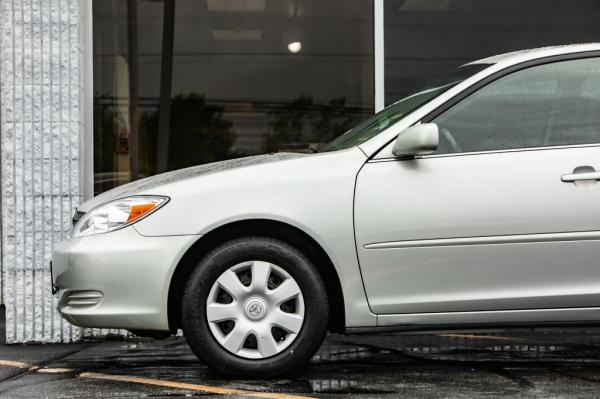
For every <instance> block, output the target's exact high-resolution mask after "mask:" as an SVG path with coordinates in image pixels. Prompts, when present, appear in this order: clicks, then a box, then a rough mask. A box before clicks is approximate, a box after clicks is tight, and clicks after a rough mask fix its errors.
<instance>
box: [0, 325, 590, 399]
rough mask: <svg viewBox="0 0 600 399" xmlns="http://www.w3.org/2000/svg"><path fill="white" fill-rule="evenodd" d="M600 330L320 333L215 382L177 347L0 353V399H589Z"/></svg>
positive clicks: (127, 345)
mask: <svg viewBox="0 0 600 399" xmlns="http://www.w3.org/2000/svg"><path fill="white" fill-rule="evenodd" d="M599 345H600V329H591V328H588V329H545V330H512V331H490V330H488V331H461V332H456V331H454V332H433V333H428V334H400V335H378V336H342V335H329V336H328V337H327V339H326V341H325V343H324V344H323V346H322V347H321V350H320V351H319V352H318V353H317V355H316V356H315V357H314V358H313V359H312V361H311V362H310V364H309V365H308V366H306V367H305V368H303V369H302V370H301V371H299V372H296V373H294V374H293V375H287V376H285V377H281V378H277V379H273V380H267V379H265V380H233V379H227V378H223V377H222V376H219V375H216V374H214V373H213V372H211V370H209V369H208V368H207V367H206V366H205V365H203V364H201V363H200V362H199V361H198V360H197V359H196V357H195V356H194V355H193V354H192V352H191V351H190V349H189V347H188V346H187V344H186V342H185V340H184V339H183V338H181V337H172V338H168V339H166V340H162V341H153V340H149V339H127V340H125V341H90V342H84V343H79V344H69V345H3V346H0V378H1V381H0V397H3V398H4V397H14V398H39V397H49V398H98V397H107V398H108V397H111V398H112V397H124V398H130V397H131V398H133V397H135V398H137V397H154V398H156V397H159V398H161V397H164V398H167V397H168V398H172V397H190V396H203V397H254V398H256V397H258V398H274V399H279V398H287V397H289V398H301V397H303V398H306V397H313V398H317V397H318V398H341V397H343V398H381V397H390V398H396V397H402V398H446V397H448V398H450V397H451V398H474V397H486V398H496V397H502V398H506V397H523V398H548V397H553V398H596V397H598V396H599V395H600V394H599V392H600V346H599Z"/></svg>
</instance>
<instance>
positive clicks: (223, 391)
mask: <svg viewBox="0 0 600 399" xmlns="http://www.w3.org/2000/svg"><path fill="white" fill-rule="evenodd" d="M79 376H80V377H82V378H94V379H98V380H109V381H123V382H135V383H138V384H145V385H156V386H162V387H168V388H179V389H189V390H193V391H202V392H208V393H214V394H218V395H240V396H252V397H256V398H266V399H307V398H310V397H309V396H299V395H292V394H287V393H276V392H257V391H246V390H243V389H235V388H224V387H218V386H212V385H201V384H191V383H187V382H176V381H167V380H157V379H153V378H143V377H130V376H126V375H116V374H104V373H94V372H85V373H81V374H80V375H79Z"/></svg>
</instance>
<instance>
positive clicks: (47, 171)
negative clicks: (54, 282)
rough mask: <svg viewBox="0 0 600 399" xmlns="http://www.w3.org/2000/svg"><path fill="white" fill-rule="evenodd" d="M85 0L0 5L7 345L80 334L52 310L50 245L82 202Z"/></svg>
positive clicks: (8, 0)
mask: <svg viewBox="0 0 600 399" xmlns="http://www.w3.org/2000/svg"><path fill="white" fill-rule="evenodd" d="M87 4H88V3H87V1H80V0H1V1H0V99H1V101H0V132H1V140H0V151H1V174H0V177H1V197H2V198H1V200H2V229H1V232H2V234H1V239H2V269H3V275H2V280H3V293H4V303H5V306H6V334H7V337H6V338H7V342H8V343H14V342H27V341H42V342H69V341H73V340H77V339H79V338H80V337H81V336H82V335H86V334H94V335H96V334H101V333H103V332H102V331H89V330H88V331H82V330H81V329H79V328H76V327H73V326H71V325H69V324H68V323H67V322H65V321H64V320H63V319H62V318H61V317H60V316H59V315H58V314H57V312H56V310H55V308H56V303H55V299H54V297H53V296H52V294H51V291H50V269H49V262H50V258H51V251H52V247H53V245H55V244H56V243H57V242H59V241H61V240H62V239H64V238H65V237H66V236H67V234H68V232H69V230H70V227H71V218H72V215H73V211H74V209H75V207H76V206H77V205H78V204H79V202H80V201H81V199H82V186H83V184H82V181H83V180H82V159H81V154H82V146H83V142H82V141H83V137H84V135H83V132H84V123H85V118H84V115H85V113H84V110H85V101H84V99H85V97H84V94H85V93H84V92H85V89H84V87H85V86H84V83H85V82H84V73H83V71H84V68H83V65H84V63H83V61H84V54H85V52H84V48H83V44H84V42H85V41H84V37H83V36H84V34H83V32H84V29H83V27H84V26H85V25H84V23H85V21H84V16H85V15H86V7H87Z"/></svg>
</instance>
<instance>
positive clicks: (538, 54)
mask: <svg viewBox="0 0 600 399" xmlns="http://www.w3.org/2000/svg"><path fill="white" fill-rule="evenodd" d="M598 50H600V43H583V44H567V45H561V46H548V47H538V48H532V49H527V50H519V51H512V52H510V53H504V54H498V55H493V56H491V57H487V58H483V59H480V60H477V61H473V62H470V63H468V64H466V65H477V64H506V65H505V66H508V65H512V64H518V63H521V62H526V61H530V60H535V59H538V58H545V57H552V56H556V55H562V54H572V53H582V52H587V51H598Z"/></svg>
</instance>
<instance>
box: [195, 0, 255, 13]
mask: <svg viewBox="0 0 600 399" xmlns="http://www.w3.org/2000/svg"><path fill="white" fill-rule="evenodd" d="M266 3H267V0H206V6H207V7H208V11H238V12H239V11H251V12H257V11H265V8H266Z"/></svg>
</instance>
